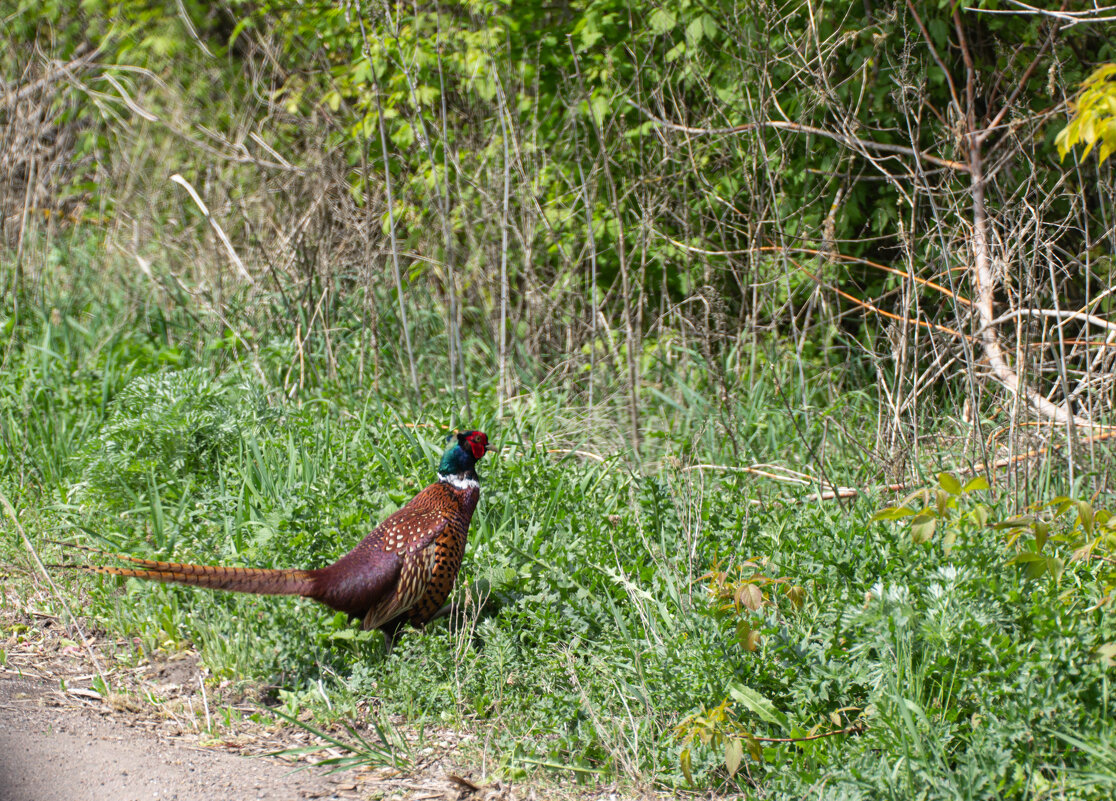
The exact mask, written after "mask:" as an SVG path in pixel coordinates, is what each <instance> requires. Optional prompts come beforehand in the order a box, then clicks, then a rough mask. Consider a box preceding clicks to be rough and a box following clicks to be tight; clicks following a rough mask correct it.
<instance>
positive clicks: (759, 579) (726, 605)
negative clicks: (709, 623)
mask: <svg viewBox="0 0 1116 801" xmlns="http://www.w3.org/2000/svg"><path fill="white" fill-rule="evenodd" d="M732 572H733V571H730V570H722V569H720V568H719V567H714V568H713V569H712V570H710V571H709V572H707V573H706V574H705V575H703V576H701V578H700V579H699V580H707V581H709V594H710V596H711V597H712V598H713V600H714V602H715V603H716V604H717V607H718V610H719V611H720V612H722V613H727V614H731V615H733V616H734V617H736V618H738V621H737V624H736V637H737V639H738V640H739V641H740V643H741V644H742V645H743V646H744V648H745V649H746V650H748V651H754V650H756V648H758V647H759V643H760V637H761V633H760V630H759V628H757V627H756V626H755V625H754V619H753V613H757V612H759V611H760V610H761V609H762V608H763V607H765V606H774V605H775V604H776V598H777V597H778V596H782V597H784V598H786V599H787V600H788V601H790V602H791V604H792V605H793V606H794V607H795V608H796V609H801V608H802V605H803V604H804V603H806V590H805V589H804V588H803V587H802V586H800V585H798V584H795V583H794V582H793V581H792V580H791V579H789V578H771V577H770V576H767V575H765V574H764V573H763V568H762V566H761V565H760V564H759V563H758V562H754V561H751V560H749V561H745V562H742V563H741V564H739V565H737V566H736V570H735V573H736V575H735V576H734V575H732Z"/></svg>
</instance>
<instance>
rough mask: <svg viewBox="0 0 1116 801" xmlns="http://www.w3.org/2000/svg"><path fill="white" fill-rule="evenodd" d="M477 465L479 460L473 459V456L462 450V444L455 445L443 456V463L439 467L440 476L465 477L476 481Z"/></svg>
mask: <svg viewBox="0 0 1116 801" xmlns="http://www.w3.org/2000/svg"><path fill="white" fill-rule="evenodd" d="M476 464H477V460H476V459H475V458H473V454H471V453H469V452H468V451H467V450H465V449H464V448H462V447H461V445H460V444H458V443H454V444H453V445H451V446H450V447H449V448H447V449H446V452H445V453H443V454H442V463H441V464H440V465H438V475H439V476H465V477H466V478H474V479H475V478H476V477H477V473H476V470H474V468H475V467H476Z"/></svg>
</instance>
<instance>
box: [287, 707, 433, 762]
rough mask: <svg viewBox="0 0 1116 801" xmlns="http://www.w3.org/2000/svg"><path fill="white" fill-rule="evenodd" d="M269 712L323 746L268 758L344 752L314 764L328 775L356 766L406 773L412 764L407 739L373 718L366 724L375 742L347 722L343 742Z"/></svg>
mask: <svg viewBox="0 0 1116 801" xmlns="http://www.w3.org/2000/svg"><path fill="white" fill-rule="evenodd" d="M269 711H270V712H271V713H272V714H274V715H275V716H277V717H280V718H282V719H283V720H285V721H287V722H288V723H292V724H294V725H295V726H298V727H299V728H301V729H304V730H306V731H308V732H309V733H310V734H313V735H314V736H315V737H318V738H319V739H321V740H323V741H324V743H323V744H322V745H310V746H306V747H305V748H286V749H283V750H281V751H275V752H272V753H271V754H268V756H281V755H284V754H288V755H296V754H316V753H318V752H319V751H322V750H324V749H326V748H328V747H330V746H333V747H335V748H339V749H341V750H342V751H344V752H345V753H344V754H343V755H342V756H331V757H327V758H326V759H322V760H319V761H317V762H315V763H314V765H315V767H329V768H332V770H330V771H329V772H330V773H335V772H337V771H341V770H348V769H350V768H356V767H365V768H379V767H392V768H395V769H396V770H399V771H403V770H407V769H408V768H409V767H410V766H411V765H412V764H413V762H414V757H413V754H412V753H411V747H410V744H409V743H408V742H407V739H406V738H405V737H404V736H403V735H402V734H401V733H400V732H399V731H398V730H397V729H395V728H394V727H393V726H391V724H387V725H382V724H381V723H380V721H378V720H376V719H375V718H373V719H372V722H371V724H370V725H371V727H372V731H373V732H374V733H375V735H376V737H375V740H370V739H369V738H367V737H365V736H364V735H362V734H361V733H360V732H358V731H357V730H356V728H355V727H354V726H353V725H352V724H350V723H345V724H344V728H345V731H347V732H348V733H349V736H350V737H351V738H352V739H351V740H344V739H342V738H341V737H339V736H337V735H333V734H330V733H329V732H326V731H323V730H322V729H320V728H318V727H317V726H313V725H311V724H310V723H308V722H306V721H304V720H301V719H300V718H298V717H296V716H294V715H290V714H288V713H286V712H284V711H282V710H281V709H271V710H269Z"/></svg>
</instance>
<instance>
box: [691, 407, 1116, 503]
mask: <svg viewBox="0 0 1116 801" xmlns="http://www.w3.org/2000/svg"><path fill="white" fill-rule="evenodd" d="M1036 425H1037V424H1036ZM1113 437H1116V431H1105V432H1103V433H1100V434H1096V435H1094V436H1091V437H1084V438H1082V439H1080V442H1081V444H1088V443H1091V442H1100V441H1102V440H1106V439H1112V438H1113ZM1054 447H1057V446H1052V445H1044V446H1043V447H1041V448H1036V449H1034V450H1031V451H1027V452H1026V453H1021V454H1017V455H1015V456H1009V457H1005V458H1003V459H997V460H996V461H994V462H990V463H987V464H979V465H970V466H965V467H959V468H957V469H956V470H954V471H953V473H954V474H955V475H957V476H967V475H971V474H973V473H979V472H981V471H984V470H987V471H988V472H991V471H992V470H1001V469H1003V468H1005V467H1010V466H1011V465H1014V464H1018V463H1019V462H1022V461H1025V460H1027V459H1033V458H1035V457H1037V456H1042V455H1043V454H1045V453H1047V452H1048V451H1050V450H1052V449H1053V448H1054ZM760 467H766V468H768V470H760V469H758V468H760ZM771 469H778V470H784V471H786V472H788V473H794V474H795V475H802V474H800V473H797V471H793V470H790V469H789V468H785V467H778V466H776V465H754V466H752V467H740V466H735V465H719V464H695V465H690V466H688V467H684V468H683V469H682V470H683V472H686V471H688V470H720V471H724V472H726V473H749V474H751V475H756V476H760V477H761V478H769V479H771V480H773V481H780V482H783V483H788V484H795V485H798V486H801V485H803V484H806V483H809V484H814V483H817V481H816V480H814V481H809V482H806V481H803V480H802V479H800V478H795V477H794V476H780V475H777V474H775V473H771V472H768V471H769V470H771ZM921 483H923V480H922V479H918V480H912V481H903V482H899V483H896V484H878V485H876V486H874V487H867V488H865V489H859V488H857V487H834V486H833V485H829V487H830V488H829V489H827V490H824V491H822V492H818V493H815V494H814V495H811V496H807V498H808V499H813V500H818V501H832V500H836V499H841V498H855V497H857V496H859V495H864V494H865V493H868V492H902V491H903V490H908V489H911V488H912V487H916V486H918V485H919V484H921ZM752 502H753V503H755V504H758V503H759V501H752Z"/></svg>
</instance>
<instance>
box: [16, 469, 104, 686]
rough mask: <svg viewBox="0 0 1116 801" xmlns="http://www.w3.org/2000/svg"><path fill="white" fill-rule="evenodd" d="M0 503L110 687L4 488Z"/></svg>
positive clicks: (78, 638) (80, 640) (100, 675)
mask: <svg viewBox="0 0 1116 801" xmlns="http://www.w3.org/2000/svg"><path fill="white" fill-rule="evenodd" d="M0 504H2V505H3V506H4V511H5V512H6V513H7V515H8V517H9V518H10V519H11V521H12V525H13V526H15V529H16V531H17V532H19V536H20V539H21V540H23V546H24V547H25V548H26V549H27V552H28V553H29V554H31V559H32V560H33V561H34V562H35V566H36V567H38V568H39V572H40V573H42V574H43V578H44V579H46V582H47V584H49V585H50V588H51V591H52V592H53V593H54V597H55V598H56V599H57V600H58V603H60V604H61V605H62V608H63V609H64V610H66V616H67V617H69V619H70V626H71V627H72V628H73V636H74V639H75V640H76V641H77V642H79V643H81V647H82V648H84V649H85V653H86V654H87V655H88V656H89V661H90V662H91V663H92V665H93V669H94V670H96V671H97V675H98V676H99V677H100V679H101V682H102V683H103V685H104V686H105V687H108V686H109V683H108V679H107V678H105V672H104V670H102V669H101V662H100V660H99V659H98V658H97V655H96V654H94V653H93V649H92V648H90V647H89V642H88V641H87V640H86V638H85V632H84V631H82V629H81V624H80V623H78V619H77V616H76V615H74V613H73V612H72V611H71V610H70V606H69V604H67V603H66V598H65V596H64V595H63V594H62V591H61V590H60V589H58V585H57V584H55V583H54V579H52V578H51V577H50V573H48V572H47V569H46V566H45V565H44V564H43V561H42V560H41V559H40V558H39V553H38V551H36V550H35V546H34V545H32V544H31V540H30V539H29V538H28V536H27V532H25V531H24V530H23V525H22V524H20V522H19V516H18V515H17V514H16V510H15V509H14V508H13V507H12V504H11V501H9V500H8V496H7V495H6V494H4V492H3V491H2V490H0Z"/></svg>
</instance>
